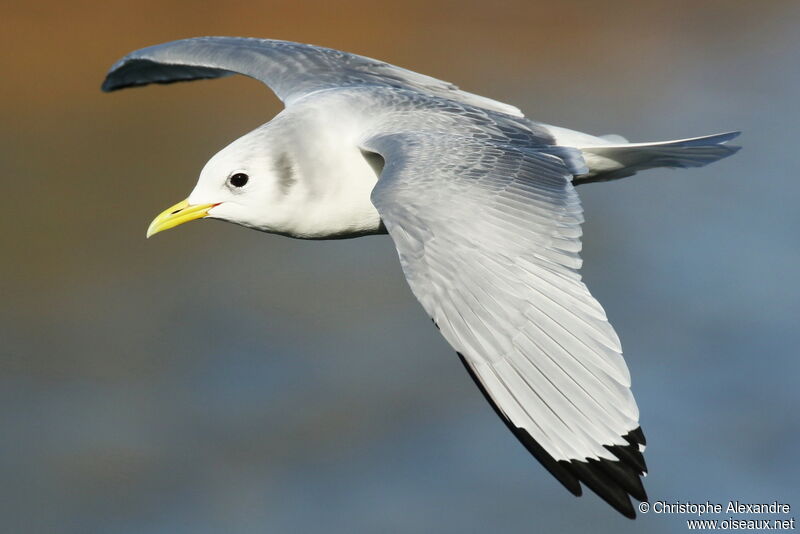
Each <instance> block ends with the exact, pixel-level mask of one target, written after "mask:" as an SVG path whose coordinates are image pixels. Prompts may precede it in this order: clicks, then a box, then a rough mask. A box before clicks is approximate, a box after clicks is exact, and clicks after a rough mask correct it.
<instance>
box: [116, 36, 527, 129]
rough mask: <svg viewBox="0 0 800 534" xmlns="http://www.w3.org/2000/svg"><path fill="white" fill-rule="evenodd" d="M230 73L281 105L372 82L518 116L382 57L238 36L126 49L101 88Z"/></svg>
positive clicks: (503, 106)
mask: <svg viewBox="0 0 800 534" xmlns="http://www.w3.org/2000/svg"><path fill="white" fill-rule="evenodd" d="M235 73H238V74H244V75H245V76H250V77H252V78H255V79H257V80H259V81H261V82H264V83H265V84H266V85H267V86H269V87H270V88H271V89H272V90H273V91H275V94H277V95H278V98H280V99H281V100H283V101H284V102H285V103H286V104H287V105H289V104H291V102H292V101H294V100H296V99H298V98H301V97H303V96H304V95H307V94H309V93H312V92H314V91H319V90H322V89H331V88H336V87H352V86H363V85H373V86H384V87H386V86H388V87H399V88H404V89H412V90H415V91H419V92H422V93H425V94H430V95H433V96H439V97H444V98H449V99H451V100H456V101H458V102H463V103H465V104H470V105H473V106H477V107H482V108H485V109H490V110H492V111H499V112H501V113H506V114H509V115H514V116H518V117H521V116H522V112H521V111H520V110H519V109H517V108H515V107H514V106H510V105H508V104H504V103H502V102H497V101H495V100H491V99H489V98H485V97H482V96H479V95H474V94H472V93H468V92H466V91H461V90H459V89H458V87H456V86H455V85H453V84H451V83H448V82H444V81H442V80H437V79H436V78H431V77H430V76H425V75H423V74H419V73H416V72H413V71H410V70H406V69H403V68H400V67H396V66H394V65H390V64H388V63H384V62H383V61H378V60H375V59H370V58H367V57H363V56H358V55H355V54H348V53H347V52H341V51H339V50H333V49H331V48H323V47H320V46H313V45H307V44H302V43H293V42H290V41H277V40H271V39H250V38H244V37H197V38H193V39H183V40H180V41H173V42H170V43H164V44H160V45H156V46H151V47H149V48H143V49H141V50H137V51H135V52H131V53H130V54H128V55H127V56H125V57H124V58H122V59H121V60H119V61H118V62H117V63H116V64H114V66H113V67H111V70H110V71H109V73H108V75H107V76H106V79H105V81H104V82H103V86H102V88H103V90H104V91H114V90H116V89H123V88H125V87H132V86H136V85H147V84H149V83H171V82H179V81H187V80H198V79H204V78H219V77H221V76H228V75H230V74H235Z"/></svg>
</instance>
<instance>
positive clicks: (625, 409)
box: [362, 134, 647, 517]
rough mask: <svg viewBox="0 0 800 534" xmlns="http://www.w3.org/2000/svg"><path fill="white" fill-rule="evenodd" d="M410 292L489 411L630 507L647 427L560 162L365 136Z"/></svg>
mask: <svg viewBox="0 0 800 534" xmlns="http://www.w3.org/2000/svg"><path fill="white" fill-rule="evenodd" d="M362 147H363V150H366V151H371V152H374V153H377V154H379V155H380V156H381V157H382V158H383V160H384V167H383V170H382V173H381V176H380V178H379V180H378V184H377V185H376V187H375V189H374V190H373V192H372V202H373V204H374V205H375V206H376V208H377V209H378V212H379V213H380V215H381V218H382V220H383V222H384V224H385V225H386V228H387V230H388V231H389V234H390V235H391V236H392V239H393V240H394V242H395V245H396V247H397V251H398V254H399V257H400V262H401V264H402V267H403V272H404V273H405V276H406V278H407V279H408V283H409V285H410V286H411V289H412V291H413V292H414V295H415V296H416V297H417V299H419V301H420V303H421V304H422V306H423V307H424V308H425V310H426V311H427V312H428V314H429V315H430V316H431V317H432V318H433V320H434V322H435V323H436V324H437V326H438V327H439V329H440V331H441V333H442V335H443V336H444V337H445V339H447V341H448V342H449V343H450V344H451V345H452V346H453V347H454V348H455V349H456V351H457V352H458V353H459V355H461V357H462V360H463V361H464V363H465V365H466V366H467V369H468V371H469V372H470V374H471V375H472V377H473V378H474V379H475V381H476V382H477V384H478V386H479V387H480V388H481V390H482V391H483V393H484V395H485V396H486V398H487V399H488V400H489V402H490V403H492V405H493V406H494V408H495V410H496V411H497V413H498V415H500V417H502V418H503V420H504V421H505V422H506V424H507V425H508V427H509V428H510V429H511V430H512V432H514V434H515V435H516V436H517V437H518V438H519V439H520V440H521V441H522V443H523V444H524V445H525V446H526V447H527V448H528V450H529V451H530V452H531V453H533V455H534V456H535V457H536V458H537V459H538V460H539V461H540V462H541V463H542V464H543V465H544V466H545V467H546V468H547V469H548V470H549V471H550V473H552V474H553V475H554V476H555V477H556V478H557V479H558V480H559V481H560V482H561V483H562V484H564V486H566V487H567V489H568V490H570V491H571V492H572V493H574V494H575V495H580V493H581V486H580V484H579V481H581V482H583V483H584V484H585V485H586V486H588V487H589V488H590V489H592V490H593V491H595V492H596V493H597V494H599V495H600V496H601V497H602V498H603V499H605V500H606V501H607V502H608V503H609V504H611V505H612V506H613V507H614V508H616V509H617V510H619V511H620V512H621V513H623V514H624V515H626V516H628V517H635V512H634V510H633V508H632V506H631V502H630V499H629V497H628V496H629V495H631V496H633V497H635V498H636V499H639V500H646V498H647V496H646V494H645V491H644V488H643V486H642V483H641V480H640V476H642V475H643V474H644V473H645V472H646V467H645V463H644V458H643V456H642V451H643V450H644V435H643V434H642V432H641V429H640V428H639V423H638V418H639V412H638V408H637V406H636V402H635V401H634V399H633V396H632V394H631V391H630V389H629V386H630V375H629V373H628V369H627V367H626V365H625V361H624V360H623V358H622V355H621V348H620V344H619V339H618V338H617V335H616V334H615V332H614V330H613V328H612V327H611V325H610V324H609V323H608V320H607V319H606V315H605V313H604V311H603V309H602V307H601V306H600V304H599V303H598V302H597V301H596V300H595V299H594V298H593V297H592V296H591V295H590V294H589V291H588V290H587V288H586V286H585V285H584V284H583V283H582V282H581V278H580V275H579V273H578V269H579V268H580V264H581V260H580V257H579V255H578V253H579V251H580V246H581V245H580V235H581V229H580V224H581V222H582V220H583V217H582V208H581V205H580V202H579V200H578V197H577V195H576V193H575V189H574V188H573V186H572V184H571V181H570V180H571V175H570V173H569V171H568V170H567V168H566V167H565V165H564V163H563V161H562V160H561V159H560V158H558V157H556V156H554V155H550V154H544V153H540V152H535V151H533V150H529V149H525V148H515V147H511V146H508V145H498V144H491V143H487V142H485V141H479V140H475V139H473V138H463V137H454V136H446V135H435V134H431V135H420V134H389V135H383V136H376V137H373V138H371V139H368V140H367V141H365V142H364V143H363V144H362Z"/></svg>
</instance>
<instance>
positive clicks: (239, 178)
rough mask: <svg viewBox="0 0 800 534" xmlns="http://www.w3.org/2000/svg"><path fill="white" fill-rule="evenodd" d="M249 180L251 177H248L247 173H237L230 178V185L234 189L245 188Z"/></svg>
mask: <svg viewBox="0 0 800 534" xmlns="http://www.w3.org/2000/svg"><path fill="white" fill-rule="evenodd" d="M249 179H250V177H249V176H247V175H246V174H245V173H243V172H237V173H236V174H234V175H233V176H231V177H230V178H228V183H230V184H231V185H232V186H233V187H244V186H245V184H247V180H249Z"/></svg>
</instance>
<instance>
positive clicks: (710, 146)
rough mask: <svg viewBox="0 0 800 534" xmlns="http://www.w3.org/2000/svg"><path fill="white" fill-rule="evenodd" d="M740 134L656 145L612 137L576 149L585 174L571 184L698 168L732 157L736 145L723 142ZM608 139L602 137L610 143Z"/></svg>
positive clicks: (711, 136)
mask: <svg viewBox="0 0 800 534" xmlns="http://www.w3.org/2000/svg"><path fill="white" fill-rule="evenodd" d="M740 133H741V132H726V133H721V134H716V135H706V136H703V137H692V138H690V139H677V140H675V141H663V142H660V143H624V144H623V143H619V141H620V140H622V138H620V137H619V136H615V137H614V138H613V144H610V143H609V144H597V145H590V146H579V147H577V148H578V149H580V151H581V152H582V153H583V158H584V160H585V161H586V166H587V167H588V168H589V173H588V174H585V175H583V176H577V177H576V178H575V180H574V183H575V184H585V183H589V182H600V181H606V180H616V179H617V178H624V177H626V176H631V175H633V174H636V173H637V172H639V171H642V170H645V169H652V168H655V167H702V166H703V165H708V164H709V163H713V162H715V161H717V160H719V159H722V158H725V157H728V156H730V155H732V154H735V153H736V152H737V151H738V150H739V148H741V147H738V146H728V145H725V144H724V143H726V142H728V141H730V140H731V139H733V138H735V137H736V136H738V135H739V134H740ZM595 139H597V138H595ZM611 140H612V138H611V136H608V137H606V138H605V141H606V142H609V141H611Z"/></svg>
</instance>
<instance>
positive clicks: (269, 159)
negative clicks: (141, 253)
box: [147, 127, 297, 237]
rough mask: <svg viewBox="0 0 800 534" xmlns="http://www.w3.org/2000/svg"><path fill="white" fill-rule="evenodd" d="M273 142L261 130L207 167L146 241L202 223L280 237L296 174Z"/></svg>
mask: <svg viewBox="0 0 800 534" xmlns="http://www.w3.org/2000/svg"><path fill="white" fill-rule="evenodd" d="M272 137H273V136H272V135H271V132H270V131H269V129H268V128H265V127H262V128H259V129H257V130H254V131H253V132H250V133H248V134H247V135H245V136H243V137H240V138H239V139H237V140H236V141H234V142H233V143H231V144H230V145H228V146H227V147H225V148H223V149H222V150H220V151H219V152H218V153H217V154H216V155H214V156H213V157H212V158H211V159H210V160H209V161H208V163H206V165H205V167H203V170H202V171H201V172H200V178H199V179H198V181H197V185H196V186H195V188H194V190H193V191H192V193H191V194H190V195H189V198H187V199H186V200H183V201H181V202H179V203H177V204H175V205H174V206H171V207H169V208H167V209H166V210H165V211H163V212H162V213H161V214H159V215H158V216H157V217H156V218H155V219H154V220H153V222H152V223H151V224H150V227H149V228H148V229H147V237H150V236H152V235H154V234H157V233H159V232H161V231H163V230H167V229H169V228H174V227H175V226H178V225H180V224H183V223H185V222H189V221H192V220H195V219H201V218H211V219H221V220H225V221H229V222H232V223H236V224H239V225H242V226H246V227H249V228H256V229H258V230H264V231H268V232H277V233H281V232H282V230H283V229H282V225H284V224H285V223H284V220H285V219H286V217H287V211H288V210H290V209H291V204H292V203H291V202H290V201H288V199H287V197H288V196H289V193H290V191H291V189H292V188H293V187H294V185H295V184H296V183H297V176H296V174H297V169H296V167H295V164H294V161H293V158H292V156H291V154H290V153H289V152H288V150H283V147H282V144H281V143H280V142H277V143H276V142H275V141H276V140H275V139H271V138H272Z"/></svg>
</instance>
